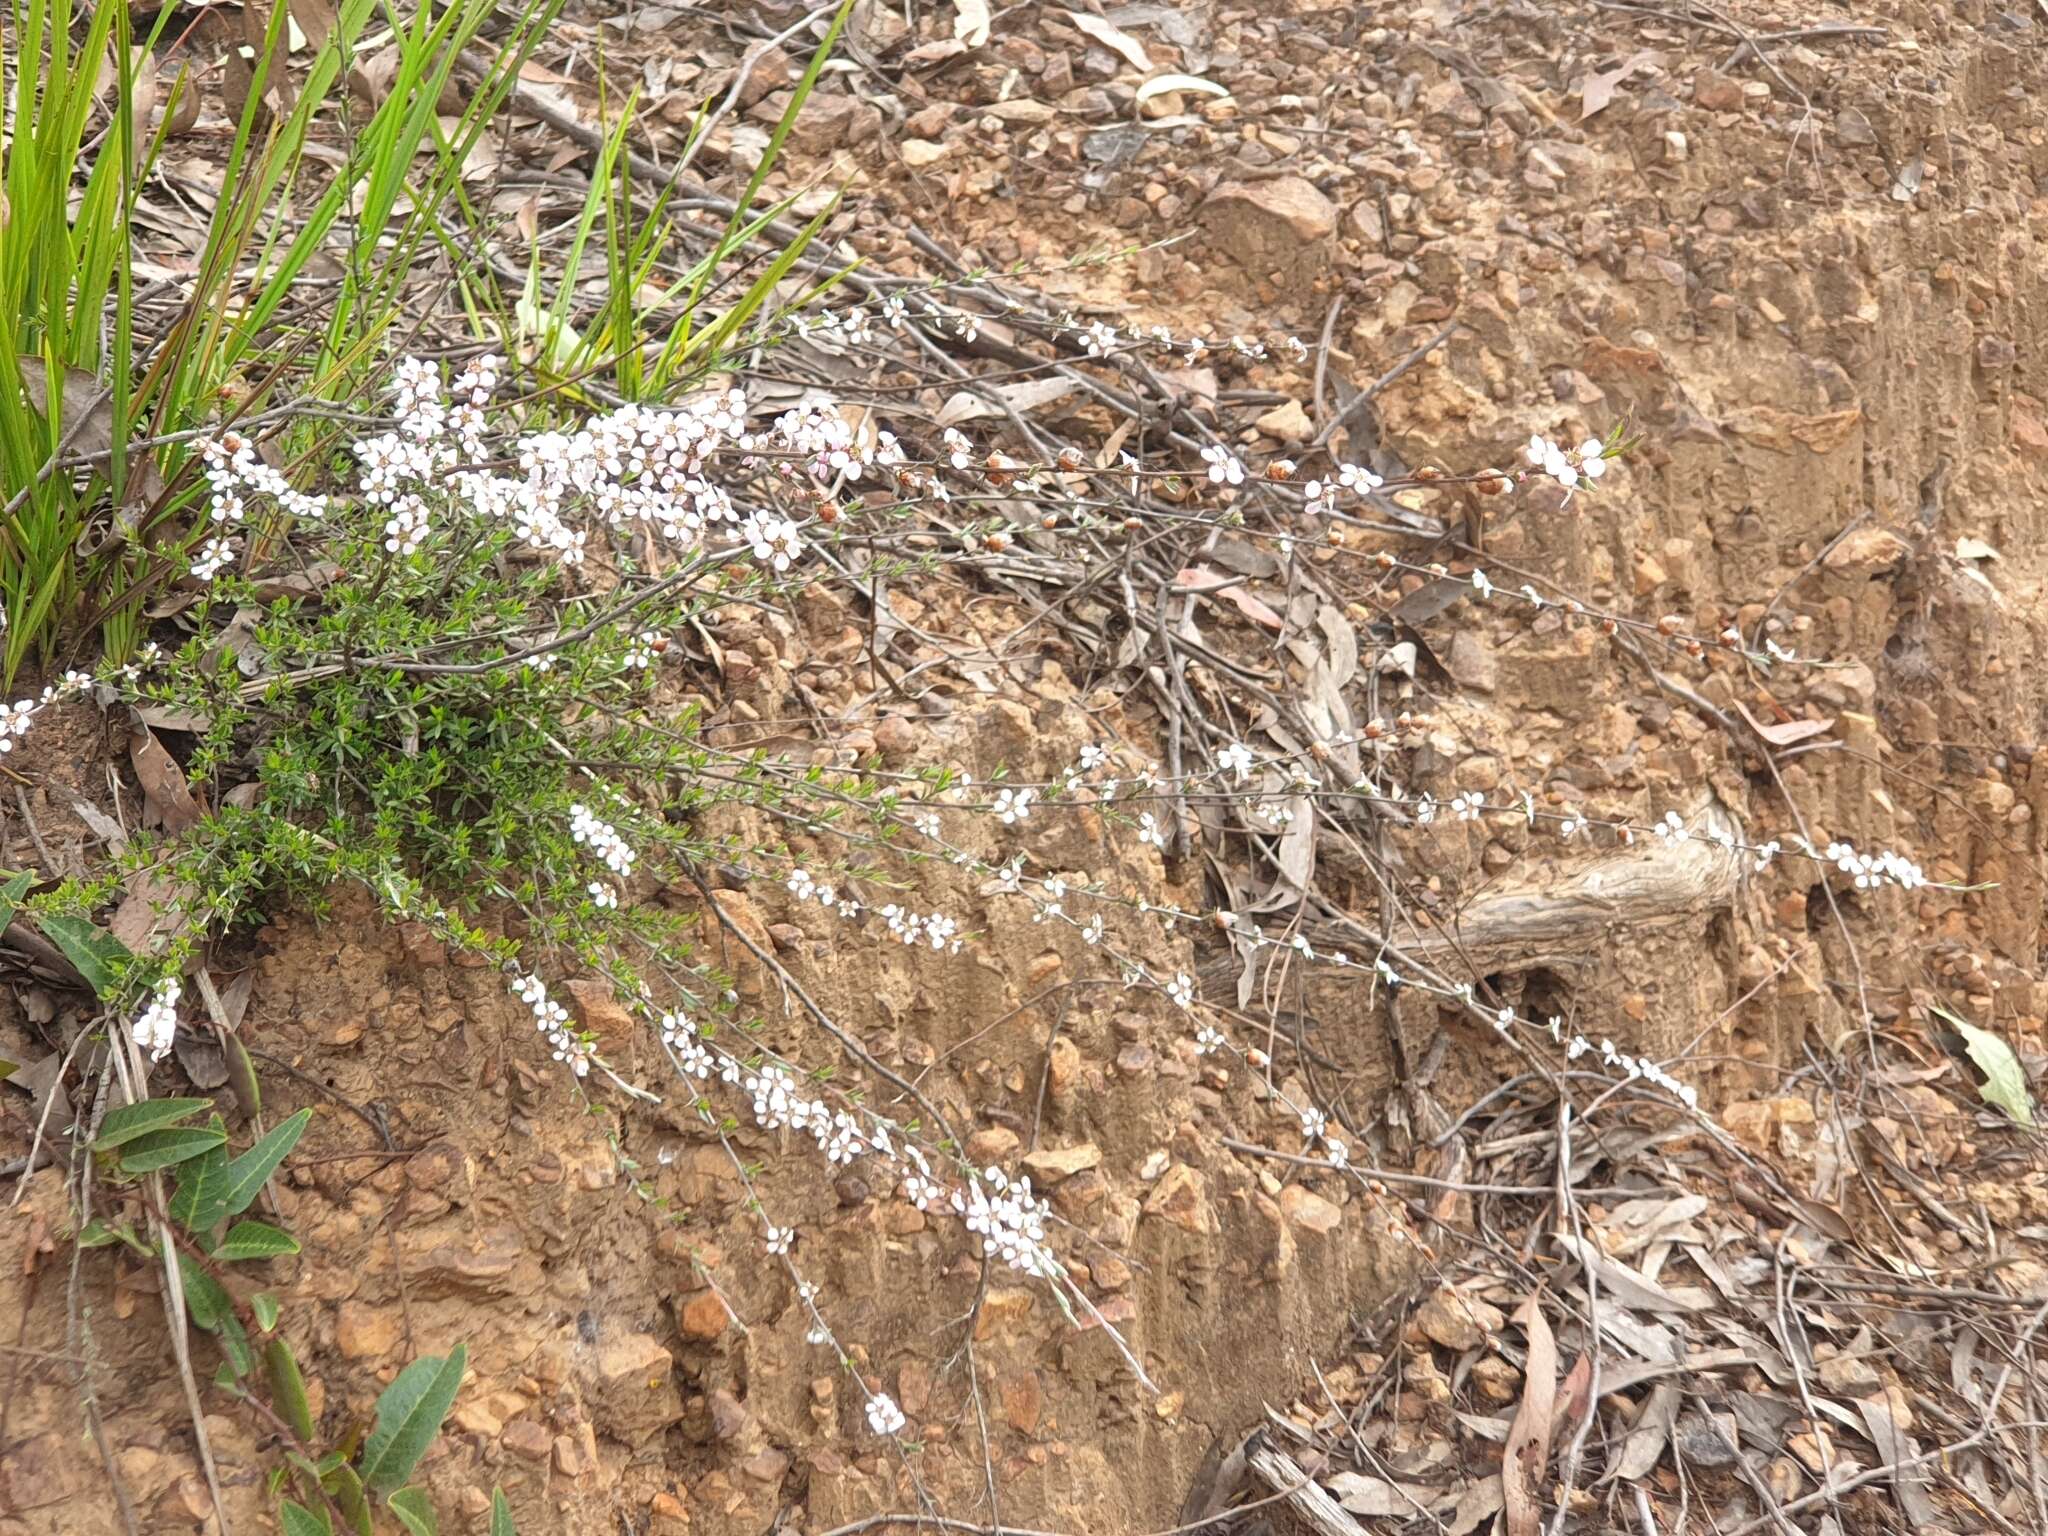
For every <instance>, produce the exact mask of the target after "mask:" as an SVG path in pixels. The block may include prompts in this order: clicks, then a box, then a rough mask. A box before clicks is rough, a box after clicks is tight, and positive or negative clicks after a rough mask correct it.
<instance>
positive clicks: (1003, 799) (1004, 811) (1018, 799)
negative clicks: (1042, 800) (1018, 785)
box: [996, 789, 1038, 827]
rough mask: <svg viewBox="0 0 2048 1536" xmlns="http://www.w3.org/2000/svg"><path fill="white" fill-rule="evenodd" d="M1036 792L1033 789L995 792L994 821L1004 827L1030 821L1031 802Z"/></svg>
mask: <svg viewBox="0 0 2048 1536" xmlns="http://www.w3.org/2000/svg"><path fill="white" fill-rule="evenodd" d="M1037 794H1038V792H1037V791H1036V790H1033V789H1004V790H998V791H997V792H996V819H997V820H998V821H1000V822H1002V824H1003V825H1004V826H1006V827H1009V826H1015V825H1016V824H1017V823H1018V822H1020V821H1028V820H1030V819H1031V802H1032V801H1033V800H1034V799H1035V798H1037Z"/></svg>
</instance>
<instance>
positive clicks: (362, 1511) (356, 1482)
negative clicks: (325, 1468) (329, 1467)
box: [323, 1462, 370, 1536]
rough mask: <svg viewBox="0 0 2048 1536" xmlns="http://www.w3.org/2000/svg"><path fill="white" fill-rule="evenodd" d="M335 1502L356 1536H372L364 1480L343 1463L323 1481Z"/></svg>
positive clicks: (368, 1503) (353, 1469) (368, 1502)
mask: <svg viewBox="0 0 2048 1536" xmlns="http://www.w3.org/2000/svg"><path fill="white" fill-rule="evenodd" d="M323 1481H324V1484H325V1486H326V1488H327V1491H328V1493H329V1494H331V1495H332V1496H333V1498H334V1502H335V1503H336V1504H339V1505H340V1506H341V1515H342V1518H343V1519H344V1520H346V1521H348V1523H349V1528H350V1529H351V1530H353V1531H354V1532H355V1533H356V1536H370V1501H369V1500H368V1499H367V1498H366V1497H364V1495H363V1480H362V1479H361V1478H360V1477H357V1476H356V1469H355V1468H354V1467H352V1466H350V1465H348V1463H346V1462H343V1463H342V1464H341V1465H340V1466H338V1467H336V1468H335V1469H334V1470H333V1471H332V1472H329V1473H328V1474H327V1476H326V1478H325V1479H324V1480H323Z"/></svg>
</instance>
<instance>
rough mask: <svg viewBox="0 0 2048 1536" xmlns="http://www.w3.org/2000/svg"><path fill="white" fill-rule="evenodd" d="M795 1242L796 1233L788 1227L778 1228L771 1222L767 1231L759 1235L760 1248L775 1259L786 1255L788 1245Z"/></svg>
mask: <svg viewBox="0 0 2048 1536" xmlns="http://www.w3.org/2000/svg"><path fill="white" fill-rule="evenodd" d="M795 1241H796V1233H795V1232H794V1231H792V1230H791V1229H790V1228H788V1227H778V1226H776V1225H775V1224H774V1223H773V1222H770V1223H769V1224H768V1227H767V1230H766V1231H764V1232H763V1233H762V1234H761V1243H762V1246H764V1247H765V1248H767V1250H768V1251H769V1252H770V1253H771V1254H774V1255H776V1256H777V1257H780V1256H781V1255H783V1254H785V1253H788V1252H789V1247H790V1244H791V1243H793V1242H795Z"/></svg>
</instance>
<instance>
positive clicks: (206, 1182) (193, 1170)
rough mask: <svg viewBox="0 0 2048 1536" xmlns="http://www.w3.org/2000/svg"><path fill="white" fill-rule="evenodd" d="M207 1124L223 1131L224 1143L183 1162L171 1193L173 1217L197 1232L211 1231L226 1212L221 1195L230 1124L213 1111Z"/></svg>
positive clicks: (221, 1132)
mask: <svg viewBox="0 0 2048 1536" xmlns="http://www.w3.org/2000/svg"><path fill="white" fill-rule="evenodd" d="M208 1125H209V1126H210V1128H211V1129H213V1130H217V1131H219V1132H220V1136H221V1143H222V1144H221V1145H220V1146H217V1147H215V1148H214V1149H213V1150H212V1151H210V1152H208V1153H207V1154H206V1155H205V1156H203V1157H200V1158H196V1159H194V1160H193V1161H192V1162H189V1163H186V1164H184V1165H182V1166H181V1167H180V1168H179V1169H178V1186H177V1188H176V1189H175V1190H173V1191H172V1193H171V1220H173V1221H175V1222H176V1223H177V1224H178V1225H179V1226H181V1227H183V1228H184V1229H185V1230H186V1231H187V1232H191V1233H194V1234H195V1235H197V1234H204V1233H208V1232H211V1231H212V1230H213V1229H214V1228H215V1227H217V1226H219V1225H220V1223H221V1219H222V1218H223V1217H224V1216H226V1215H227V1208H226V1206H225V1204H224V1203H223V1201H222V1198H221V1192H222V1191H223V1190H224V1189H225V1188H226V1187H227V1177H228V1149H227V1145H226V1143H227V1135H228V1132H227V1124H226V1122H225V1121H223V1120H222V1119H221V1117H220V1116H219V1115H214V1116H213V1117H212V1118H211V1119H210V1120H209V1121H208Z"/></svg>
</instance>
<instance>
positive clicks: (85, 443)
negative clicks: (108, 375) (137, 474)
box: [17, 353, 114, 455]
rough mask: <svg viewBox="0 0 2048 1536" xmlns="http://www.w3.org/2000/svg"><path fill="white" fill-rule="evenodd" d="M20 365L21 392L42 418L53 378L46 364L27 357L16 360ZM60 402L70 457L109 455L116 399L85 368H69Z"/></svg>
mask: <svg viewBox="0 0 2048 1536" xmlns="http://www.w3.org/2000/svg"><path fill="white" fill-rule="evenodd" d="M17 361H18V362H19V363H20V365H21V383H22V388H23V389H24V390H26V391H27V393H28V403H29V405H30V406H31V407H33V408H34V410H35V412H36V414H37V415H38V416H40V415H42V414H43V412H44V409H45V407H46V406H47V405H48V404H49V400H50V374H49V370H48V369H47V368H45V367H44V366H43V360H42V359H41V358H40V357H36V356H34V355H32V354H28V353H24V354H23V355H22V356H21V357H19V358H18V359H17ZM60 391H61V399H60V400H59V402H58V407H57V408H58V410H60V411H61V412H62V413H63V417H62V423H63V434H64V436H63V441H64V443H65V449H64V451H65V452H66V453H67V454H79V455H86V454H95V453H107V452H109V451H111V450H112V448H113V446H114V397H113V395H112V393H111V392H110V391H108V390H104V389H102V388H101V387H100V382H99V380H98V379H96V378H94V377H93V376H92V375H91V374H89V373H87V372H86V371H85V370H84V369H83V368H72V367H68V366H67V367H66V368H65V370H64V382H63V384H62V385H61V386H60Z"/></svg>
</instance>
